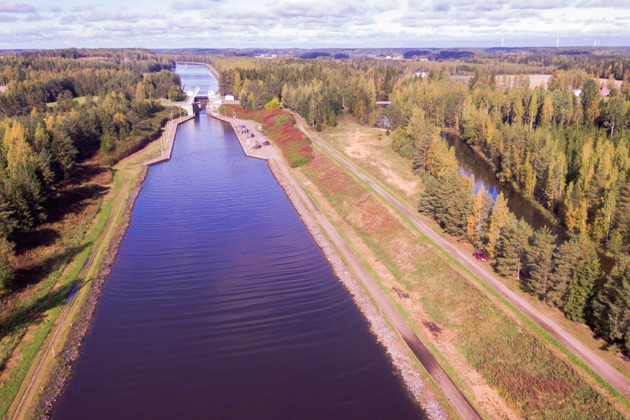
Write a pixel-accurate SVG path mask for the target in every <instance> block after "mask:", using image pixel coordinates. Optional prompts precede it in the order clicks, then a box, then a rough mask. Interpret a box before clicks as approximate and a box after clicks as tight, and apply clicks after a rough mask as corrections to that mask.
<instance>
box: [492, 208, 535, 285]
mask: <svg viewBox="0 0 630 420" xmlns="http://www.w3.org/2000/svg"><path fill="white" fill-rule="evenodd" d="M531 236H532V228H531V226H529V224H527V222H525V221H524V220H523V219H521V220H518V221H517V220H516V218H515V217H514V216H513V215H512V214H511V213H510V217H509V220H508V222H507V223H506V224H505V226H504V227H503V229H502V230H501V235H500V237H499V241H498V243H497V249H496V254H497V257H496V258H497V263H496V268H497V271H498V272H499V274H501V275H503V276H510V275H514V276H515V277H516V279H520V277H521V273H522V271H523V269H524V268H526V267H527V264H526V262H527V258H526V257H527V249H528V245H529V239H530V237H531Z"/></svg>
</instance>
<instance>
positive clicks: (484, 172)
mask: <svg viewBox="0 0 630 420" xmlns="http://www.w3.org/2000/svg"><path fill="white" fill-rule="evenodd" d="M443 136H444V138H445V139H446V141H447V142H448V144H449V146H453V147H454V148H455V156H456V157H457V160H458V161H459V164H460V167H459V172H460V173H461V174H462V175H465V176H466V177H468V178H470V179H471V180H472V182H473V184H474V186H475V192H477V191H479V189H480V188H481V186H482V185H483V187H484V188H485V189H486V191H488V193H489V194H490V195H491V196H492V199H493V200H496V199H497V196H498V195H499V193H500V192H503V196H504V197H505V198H507V200H508V208H509V209H510V211H511V212H512V213H514V215H515V216H516V217H517V218H518V219H524V220H525V221H526V222H527V223H529V225H530V226H532V227H534V228H536V229H538V228H540V227H542V226H547V227H548V228H549V229H550V230H551V231H552V232H553V233H554V234H555V235H556V236H557V237H558V242H559V243H562V242H564V241H566V240H567V239H568V238H569V236H568V235H567V234H566V232H564V230H563V229H562V228H561V227H559V226H557V225H554V224H553V223H551V222H549V220H547V219H546V218H545V216H544V215H543V214H542V212H541V211H540V210H538V209H537V208H536V207H534V206H532V205H531V203H530V202H529V201H527V200H526V199H525V198H524V197H523V195H522V194H521V193H520V191H517V190H516V189H515V188H514V187H513V186H512V185H511V184H509V183H507V182H501V181H499V180H498V179H497V177H496V175H495V174H494V170H493V169H492V167H491V166H490V165H489V164H488V162H486V161H485V160H483V159H482V158H481V157H479V156H478V155H477V154H476V153H475V152H474V151H473V150H472V149H471V148H470V146H468V145H467V144H466V142H464V140H462V139H461V138H460V137H459V136H456V135H453V134H446V133H445V134H443Z"/></svg>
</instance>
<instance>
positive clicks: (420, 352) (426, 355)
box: [212, 113, 481, 419]
mask: <svg viewBox="0 0 630 420" xmlns="http://www.w3.org/2000/svg"><path fill="white" fill-rule="evenodd" d="M212 116H213V117H214V118H217V119H220V120H222V121H226V122H228V123H230V124H232V127H233V128H234V131H235V132H236V134H237V137H238V139H239V141H240V143H241V146H242V147H243V151H244V152H245V154H246V155H248V156H251V157H255V158H258V159H265V160H269V161H271V162H273V165H275V166H276V168H277V169H278V170H279V171H280V173H281V175H282V177H283V178H284V179H285V180H286V181H287V182H288V183H289V184H290V185H291V187H292V189H293V190H294V191H295V193H296V194H297V195H298V196H299V198H300V200H301V201H302V202H303V203H304V205H305V206H306V207H307V209H308V210H309V212H310V213H311V215H312V216H313V217H314V218H315V219H316V221H317V222H318V223H319V225H320V226H321V228H322V229H323V230H324V231H325V232H326V234H327V235H328V237H329V238H330V240H331V241H332V242H333V243H334V245H335V247H336V248H337V249H338V250H339V252H340V253H341V255H342V256H343V258H344V259H345V260H346V262H347V263H348V265H349V267H350V268H351V270H352V271H353V272H354V273H355V274H356V276H357V277H358V278H359V279H360V280H361V282H362V283H363V285H364V286H365V288H366V289H367V290H368V292H369V294H370V295H371V296H372V298H373V299H374V301H375V302H376V304H377V305H379V306H380V308H381V310H382V312H383V315H384V316H385V317H386V318H387V319H388V320H389V321H390V323H391V325H392V326H393V327H394V328H395V330H396V331H397V332H398V333H399V334H400V335H401V337H402V338H403V339H404V340H405V343H407V345H408V346H409V348H410V349H411V351H412V352H413V354H414V355H415V356H416V357H417V359H418V360H419V361H420V363H422V366H424V368H425V369H426V371H427V372H428V373H429V375H430V376H431V378H432V379H433V381H434V382H435V384H436V385H437V386H438V388H439V389H440V391H442V393H443V394H444V396H445V397H446V398H447V399H448V400H449V402H450V403H451V405H452V407H453V408H454V409H455V411H457V413H458V414H459V415H460V416H461V418H463V419H481V417H480V416H479V414H478V413H477V411H476V410H475V409H474V407H473V406H472V405H471V404H470V402H469V401H468V400H467V399H466V397H465V396H464V395H463V394H462V393H461V391H460V390H459V388H457V386H456V385H455V384H454V383H453V381H452V380H451V378H450V377H449V376H448V374H447V373H446V372H445V371H444V369H443V368H442V366H440V364H439V363H438V361H437V360H436V359H435V358H434V357H433V355H432V354H431V353H430V352H429V350H428V349H427V348H426V347H425V345H424V344H423V343H422V341H420V339H419V338H418V336H417V335H416V333H415V332H414V331H413V330H412V329H411V327H410V326H409V324H407V321H406V320H405V318H404V317H403V316H402V314H401V313H400V312H399V311H398V309H396V307H395V306H394V305H393V304H392V302H391V301H390V300H389V299H388V298H387V296H386V295H385V293H384V292H383V290H381V288H380V287H379V286H378V284H377V283H376V281H375V280H374V278H373V277H372V275H371V274H370V272H369V271H368V270H367V269H366V268H365V267H364V266H363V264H361V262H360V261H359V259H358V258H357V256H356V255H354V253H353V252H352V250H351V249H350V248H349V247H348V245H347V244H346V242H345V241H344V240H343V238H342V237H341V235H340V234H339V233H338V232H337V230H336V229H335V228H334V227H333V225H332V224H331V223H330V221H329V220H328V218H327V217H326V216H325V215H324V213H323V212H322V211H321V209H320V208H319V207H318V206H317V205H316V204H315V202H314V201H313V200H312V198H311V196H310V195H309V194H308V193H307V192H306V190H305V189H304V187H303V186H302V185H301V184H300V183H299V182H298V181H297V179H296V178H295V177H294V175H293V174H292V173H291V171H290V170H289V168H287V166H286V164H285V163H284V160H283V159H282V157H281V156H280V154H279V153H278V151H277V150H276V149H275V148H274V147H273V146H263V147H262V148H260V149H255V150H251V149H250V148H249V147H247V145H246V143H245V140H244V139H243V137H242V136H241V135H240V133H239V130H238V128H239V127H240V125H241V124H243V125H245V127H246V128H248V129H249V130H250V131H252V132H254V133H256V135H257V136H260V137H261V138H262V134H260V132H259V131H258V130H257V128H256V126H257V123H255V122H253V121H249V120H241V119H238V118H226V117H223V116H221V115H218V114H215V113H213V114H212ZM300 125H301V122H300Z"/></svg>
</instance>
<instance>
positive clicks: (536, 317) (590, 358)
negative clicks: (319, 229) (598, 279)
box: [294, 114, 630, 399]
mask: <svg viewBox="0 0 630 420" xmlns="http://www.w3.org/2000/svg"><path fill="white" fill-rule="evenodd" d="M294 115H295V118H296V119H297V121H298V126H299V128H300V130H302V132H303V133H304V134H306V135H307V136H308V137H309V138H310V139H311V140H312V141H313V142H315V143H316V144H317V145H318V146H319V147H321V148H322V149H323V150H325V151H326V152H327V153H328V154H330V155H331V156H332V157H333V158H334V159H335V160H337V161H338V162H339V163H340V164H341V165H343V166H344V167H345V168H346V169H347V170H349V171H350V172H352V173H353V174H354V175H356V176H357V177H358V178H359V179H361V180H362V181H364V182H365V183H366V184H368V185H369V186H370V187H371V188H372V189H373V190H374V191H375V192H376V193H377V194H379V195H380V196H381V197H382V198H383V199H384V200H386V201H387V202H388V203H390V204H391V205H392V206H393V207H394V208H395V209H396V210H398V211H399V212H400V213H402V214H403V215H404V216H405V217H406V218H407V219H409V221H411V223H413V225H414V226H416V227H417V228H418V229H420V231H422V232H423V233H424V234H425V235H426V236H427V237H428V238H429V239H431V240H432V241H433V242H435V243H436V244H437V245H438V246H440V247H441V248H442V249H444V250H445V251H446V252H448V253H449V254H451V255H452V256H453V257H454V258H456V259H457V260H458V261H459V262H460V263H461V264H462V265H463V266H464V267H466V268H467V269H468V270H470V271H471V272H472V273H473V274H474V275H476V276H477V277H479V278H480V279H481V280H483V281H484V282H485V283H486V284H487V285H489V286H490V287H492V288H493V289H494V290H495V291H496V292H497V293H499V294H500V295H501V296H503V297H504V298H505V299H506V300H507V301H508V302H510V303H511V304H512V305H514V306H515V307H516V308H518V310H520V311H521V312H522V313H523V314H525V316H527V317H529V318H530V319H531V320H532V321H534V322H535V323H536V324H538V325H539V326H540V327H541V328H542V329H544V330H545V331H547V332H548V333H549V334H550V335H551V336H553V337H554V338H555V339H556V340H558V341H559V342H560V343H562V345H564V346H565V347H566V348H567V349H569V351H571V352H572V353H573V354H574V355H575V356H577V357H578V358H579V359H581V360H582V361H583V362H584V363H585V364H586V365H588V366H589V367H590V368H591V369H593V370H594V371H595V372H597V374H599V375H600V376H601V377H602V378H604V380H606V381H607V382H608V383H609V384H610V385H612V386H613V387H614V388H615V389H617V391H619V392H620V393H621V394H622V395H623V396H624V397H626V398H628V399H630V381H628V380H627V379H626V378H625V377H624V376H623V375H622V374H621V373H619V372H618V371H616V370H615V369H613V368H612V367H611V366H610V365H609V364H607V363H606V362H604V361H603V360H602V359H600V358H599V357H598V356H597V355H596V354H595V353H593V352H592V351H591V350H590V349H588V348H587V347H586V346H585V345H584V344H582V343H581V342H580V341H579V340H577V339H576V338H575V337H573V336H572V335H571V334H569V333H568V332H566V331H565V330H564V329H562V327H560V326H559V325H558V324H556V323H555V322H553V321H552V320H551V319H549V318H547V317H546V316H545V315H544V314H542V313H541V312H540V311H538V310H537V309H536V308H534V307H533V306H532V305H530V304H529V303H528V302H527V301H526V300H525V299H523V298H522V297H521V296H519V295H518V294H517V293H515V292H514V291H512V290H510V289H509V288H508V287H507V286H506V285H505V284H503V283H502V282H501V281H500V280H499V279H498V278H497V277H495V276H494V275H493V274H491V273H489V272H487V271H485V270H483V269H482V268H481V267H479V264H478V263H477V261H476V260H475V259H473V257H472V255H468V254H467V253H465V252H463V251H462V250H460V249H458V248H457V247H455V246H453V245H452V244H450V243H449V242H447V241H446V240H445V239H443V238H442V237H441V236H440V235H438V234H437V233H436V232H434V231H433V230H432V229H431V228H430V227H429V226H427V225H426V224H424V222H423V221H422V220H420V217H419V216H418V214H417V213H416V212H415V211H412V210H409V209H408V208H407V207H406V206H405V205H403V204H402V202H401V201H399V200H398V199H397V198H395V197H393V196H392V195H391V194H389V193H388V192H387V191H385V189H383V188H382V187H381V186H380V185H378V184H377V183H375V182H374V181H373V180H372V179H371V178H369V177H368V176H367V175H365V174H364V173H363V172H361V171H360V170H358V169H357V168H356V167H355V166H354V165H353V164H352V163H350V162H349V161H348V160H347V159H345V158H344V157H343V156H341V155H340V154H339V153H337V151H335V150H334V149H332V148H331V147H329V146H328V145H327V144H326V143H325V142H324V141H323V140H322V139H321V138H320V137H318V136H317V135H315V134H313V133H311V132H309V131H307V130H306V129H305V128H304V125H303V121H302V119H301V117H300V116H299V115H296V114H294Z"/></svg>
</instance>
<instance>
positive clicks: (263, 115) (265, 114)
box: [234, 109, 313, 168]
mask: <svg viewBox="0 0 630 420" xmlns="http://www.w3.org/2000/svg"><path fill="white" fill-rule="evenodd" d="M234 111H235V112H236V114H237V115H238V116H239V117H240V118H245V119H248V120H254V121H257V122H259V123H260V124H261V125H262V126H263V128H264V130H265V133H266V134H267V136H268V137H269V138H270V139H271V140H273V141H274V143H275V144H276V145H278V147H279V148H280V150H281V151H282V154H283V155H284V158H285V159H286V160H287V162H289V164H290V165H291V167H292V168H296V167H298V166H302V165H306V164H307V163H309V162H310V161H311V160H313V146H312V145H311V141H310V140H309V139H308V138H306V136H304V135H303V134H302V132H301V131H300V129H299V128H297V127H296V124H295V118H294V117H293V115H291V114H290V113H288V112H286V111H283V110H281V109H274V110H272V111H248V110H243V109H235V110H234Z"/></svg>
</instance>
